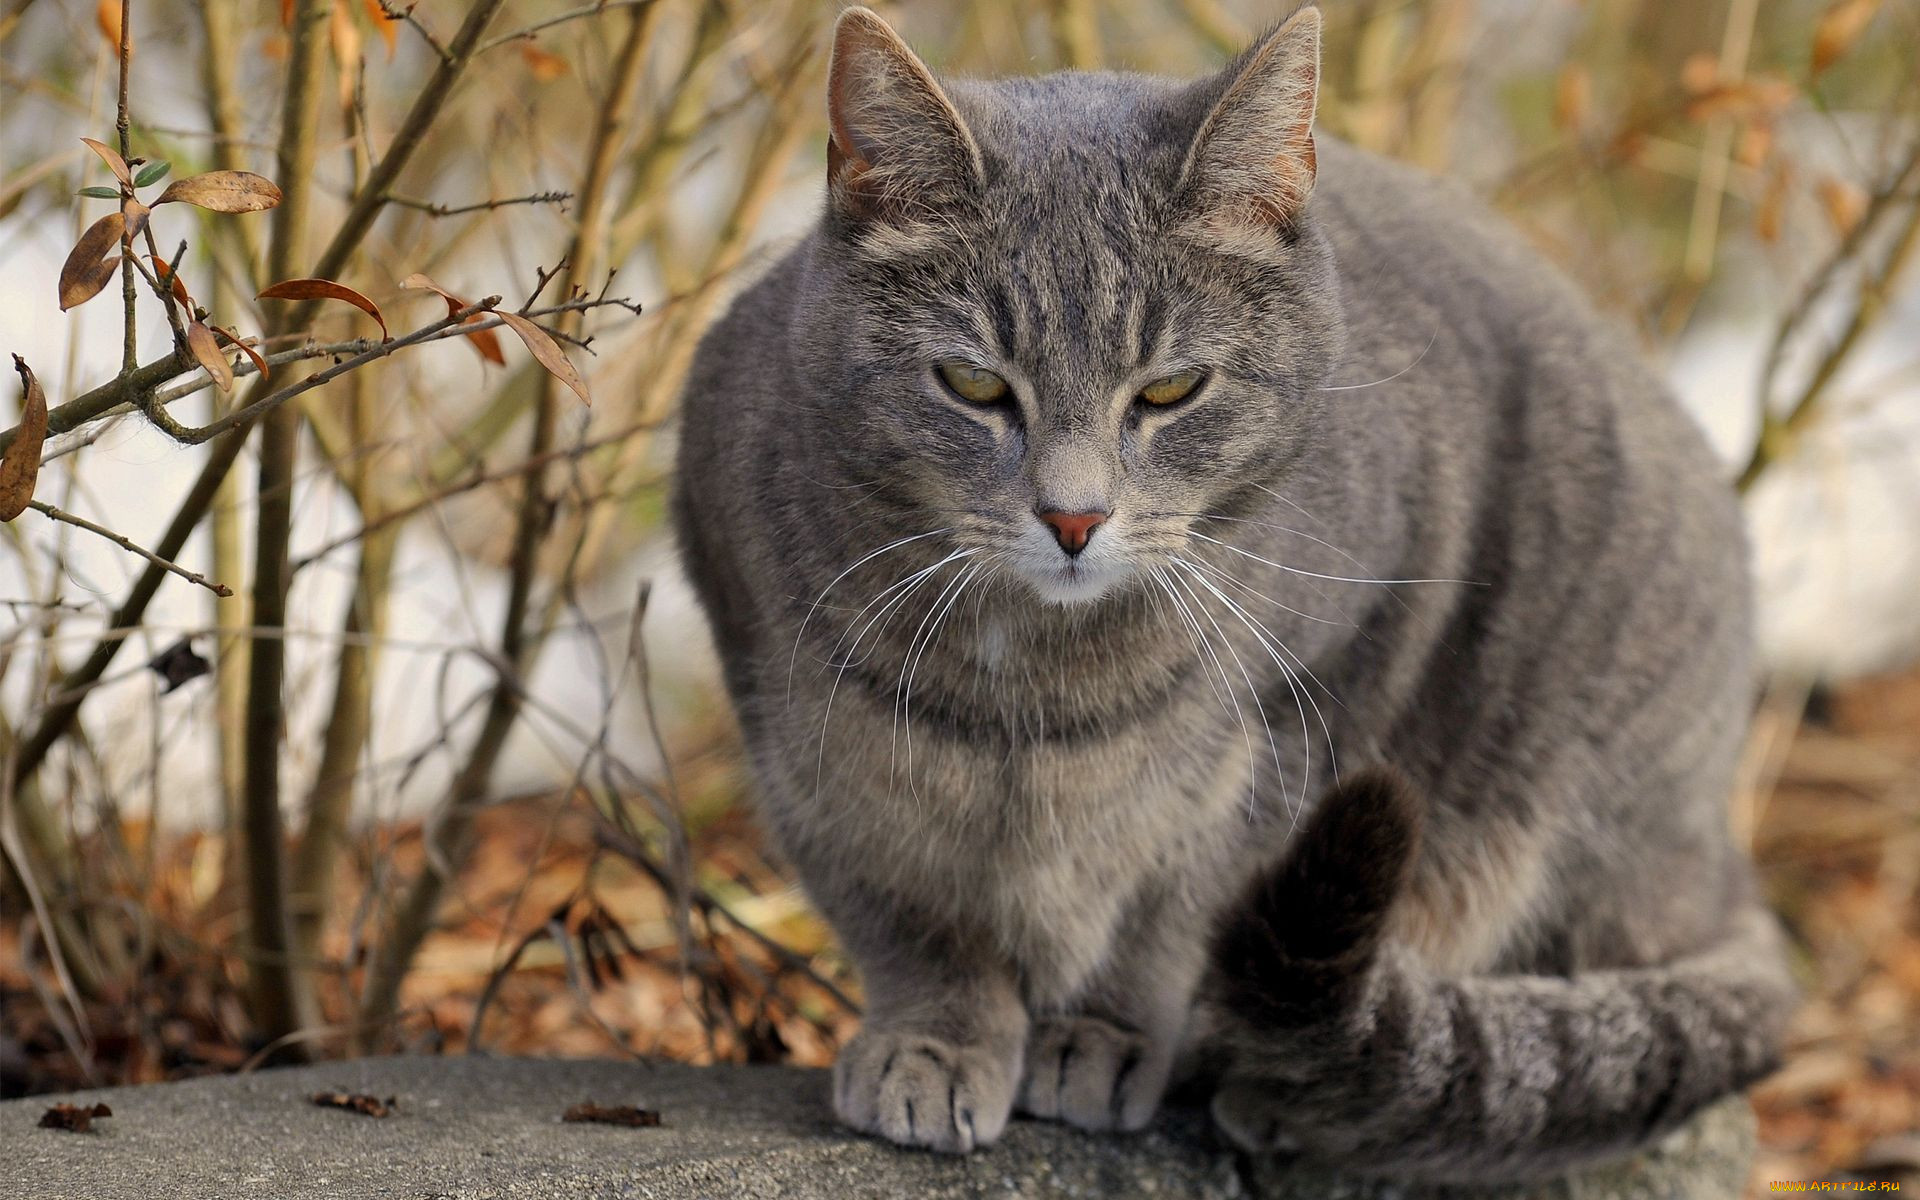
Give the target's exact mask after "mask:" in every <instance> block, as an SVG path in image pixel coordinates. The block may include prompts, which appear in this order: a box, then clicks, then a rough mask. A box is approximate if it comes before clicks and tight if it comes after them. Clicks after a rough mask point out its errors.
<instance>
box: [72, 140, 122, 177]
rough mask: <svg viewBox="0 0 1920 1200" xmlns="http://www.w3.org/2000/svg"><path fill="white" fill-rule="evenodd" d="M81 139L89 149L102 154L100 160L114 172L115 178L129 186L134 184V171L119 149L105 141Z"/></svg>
mask: <svg viewBox="0 0 1920 1200" xmlns="http://www.w3.org/2000/svg"><path fill="white" fill-rule="evenodd" d="M80 140H81V141H83V142H85V143H86V144H87V149H89V150H91V151H93V152H94V153H95V154H98V155H99V156H100V161H101V162H103V163H106V164H107V169H108V170H110V171H112V172H113V176H114V178H115V179H118V180H119V181H120V182H121V183H124V184H126V185H127V186H128V187H132V186H133V172H132V171H130V170H128V169H127V160H126V159H124V158H121V157H120V152H119V151H118V150H115V149H114V148H113V147H112V146H109V145H107V144H106V143H105V142H98V141H95V140H94V139H92V138H89V137H83V138H81V139H80Z"/></svg>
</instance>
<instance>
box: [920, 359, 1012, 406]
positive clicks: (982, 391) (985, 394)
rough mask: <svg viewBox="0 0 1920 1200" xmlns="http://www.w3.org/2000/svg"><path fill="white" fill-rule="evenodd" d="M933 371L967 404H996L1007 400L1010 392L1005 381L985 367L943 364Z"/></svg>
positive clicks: (954, 363)
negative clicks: (937, 372) (938, 373)
mask: <svg viewBox="0 0 1920 1200" xmlns="http://www.w3.org/2000/svg"><path fill="white" fill-rule="evenodd" d="M935 370H937V371H939V372H940V378H941V379H942V380H943V381H944V382H945V383H946V385H947V386H948V387H950V388H952V389H953V392H954V395H956V396H958V397H960V398H961V399H962V400H965V401H967V402H968V403H969V404H998V403H1000V402H1001V401H1002V400H1005V399H1006V398H1007V395H1008V393H1009V391H1010V390H1011V389H1009V388H1008V387H1007V381H1006V380H1004V379H1002V378H1000V377H999V376H998V375H995V374H994V373H993V372H992V371H989V370H987V369H986V368H985V367H976V366H973V365H972V364H971V363H963V362H943V363H941V364H940V365H939V366H938V367H936V368H935Z"/></svg>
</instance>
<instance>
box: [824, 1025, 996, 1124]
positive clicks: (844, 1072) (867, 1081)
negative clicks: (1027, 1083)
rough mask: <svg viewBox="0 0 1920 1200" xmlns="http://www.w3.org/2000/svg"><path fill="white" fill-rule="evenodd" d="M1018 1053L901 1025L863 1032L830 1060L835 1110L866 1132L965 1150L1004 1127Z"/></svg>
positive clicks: (844, 1118)
mask: <svg viewBox="0 0 1920 1200" xmlns="http://www.w3.org/2000/svg"><path fill="white" fill-rule="evenodd" d="M1019 1075H1020V1058H1019V1052H1018V1051H1017V1050H1016V1051H1015V1052H1014V1053H1012V1054H1011V1055H1009V1054H1005V1053H1001V1052H998V1051H996V1050H994V1049H991V1048H989V1047H986V1046H955V1045H953V1044H951V1043H949V1042H945V1041H942V1040H940V1039H938V1038H931V1037H927V1036H925V1035H923V1034H918V1033H912V1032H908V1031H904V1030H887V1029H876V1030H862V1031H861V1032H860V1033H859V1034H858V1035H856V1036H855V1037H854V1039H853V1040H852V1041H851V1042H849V1043H847V1046H846V1048H845V1049H843V1050H841V1051H840V1058H839V1061H837V1062H835V1063H834V1065H833V1109H834V1112H836V1113H838V1114H839V1116H840V1119H841V1120H842V1121H845V1122H846V1123H847V1124H848V1125H851V1126H852V1127H853V1128H855V1129H858V1130H860V1131H861V1132H862V1133H872V1134H878V1135H879V1136H881V1137H883V1138H886V1139H887V1140H888V1141H892V1142H898V1143H900V1144H901V1145H903V1146H925V1147H927V1148H928V1149H930V1150H944V1151H947V1152H949V1153H955V1154H964V1153H966V1152H967V1151H969V1150H972V1149H974V1148H975V1147H977V1146H987V1145H991V1144H992V1143H993V1141H994V1139H996V1138H998V1137H999V1136H1000V1131H1001V1130H1002V1129H1004V1128H1006V1125H1007V1114H1008V1112H1009V1111H1010V1110H1011V1109H1012V1107H1013V1090H1014V1085H1015V1083H1016V1081H1017V1080H1018V1078H1019Z"/></svg>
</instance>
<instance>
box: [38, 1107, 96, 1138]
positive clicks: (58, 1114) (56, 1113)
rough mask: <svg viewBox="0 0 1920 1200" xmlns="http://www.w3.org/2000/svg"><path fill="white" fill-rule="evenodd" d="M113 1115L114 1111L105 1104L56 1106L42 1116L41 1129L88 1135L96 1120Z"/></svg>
mask: <svg viewBox="0 0 1920 1200" xmlns="http://www.w3.org/2000/svg"><path fill="white" fill-rule="evenodd" d="M112 1115H113V1110H112V1109H110V1108H108V1107H107V1106H106V1105H104V1104H56V1105H54V1106H53V1107H52V1108H49V1109H48V1110H47V1111H46V1112H44V1113H42V1114H40V1128H42V1129H64V1130H66V1131H67V1132H68V1133H86V1132H89V1131H90V1130H92V1128H93V1122H94V1118H96V1117H110V1116H112Z"/></svg>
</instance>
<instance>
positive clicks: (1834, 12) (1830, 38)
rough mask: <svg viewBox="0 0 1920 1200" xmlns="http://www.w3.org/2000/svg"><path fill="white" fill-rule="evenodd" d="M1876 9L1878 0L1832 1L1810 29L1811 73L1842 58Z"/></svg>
mask: <svg viewBox="0 0 1920 1200" xmlns="http://www.w3.org/2000/svg"><path fill="white" fill-rule="evenodd" d="M1879 11H1880V0H1833V3H1831V4H1829V5H1827V11H1826V12H1824V13H1822V14H1820V22H1819V24H1817V25H1815V26H1814V28H1813V62H1812V68H1813V74H1815V75H1819V74H1820V73H1821V72H1823V71H1825V70H1826V69H1827V68H1828V67H1831V66H1832V65H1833V64H1834V63H1836V62H1839V61H1840V60H1841V59H1842V58H1845V57H1846V55H1847V51H1849V50H1851V49H1853V47H1854V43H1856V42H1858V41H1859V40H1860V35H1861V34H1862V33H1865V32H1866V29H1867V26H1868V25H1869V24H1870V23H1872V21H1873V17H1874V14H1875V13H1877V12H1879Z"/></svg>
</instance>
